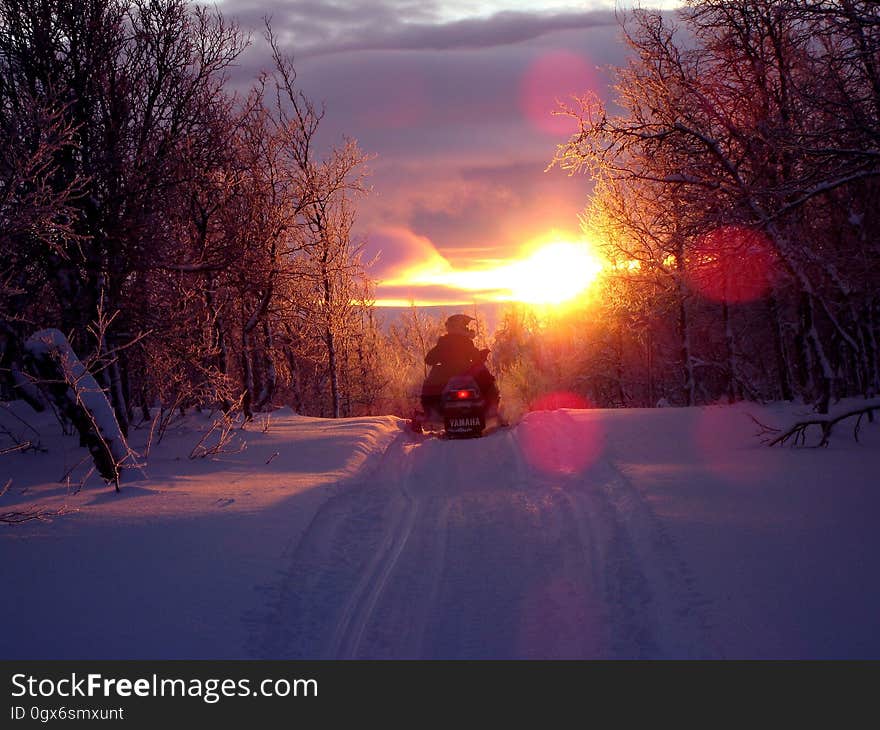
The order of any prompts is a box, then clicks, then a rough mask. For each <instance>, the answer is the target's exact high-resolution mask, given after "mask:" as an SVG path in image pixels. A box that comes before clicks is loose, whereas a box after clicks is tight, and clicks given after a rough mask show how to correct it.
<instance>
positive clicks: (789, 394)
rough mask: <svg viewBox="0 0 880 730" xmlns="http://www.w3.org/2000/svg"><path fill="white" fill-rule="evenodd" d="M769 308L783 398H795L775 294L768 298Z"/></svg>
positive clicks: (778, 377) (789, 399) (777, 370)
mask: <svg viewBox="0 0 880 730" xmlns="http://www.w3.org/2000/svg"><path fill="white" fill-rule="evenodd" d="M767 310H768V315H769V317H770V327H771V330H772V333H773V352H774V355H775V356H776V378H777V381H778V385H779V391H780V393H781V395H782V400H785V401H791V400H794V392H793V391H792V387H791V364H790V363H789V361H788V356H787V353H786V349H785V338H784V335H783V332H782V322H781V321H780V319H779V302H777V300H776V297H775V295H771V296H770V297H769V298H768V300H767Z"/></svg>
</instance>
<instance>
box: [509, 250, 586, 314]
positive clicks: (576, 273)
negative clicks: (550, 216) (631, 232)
mask: <svg viewBox="0 0 880 730" xmlns="http://www.w3.org/2000/svg"><path fill="white" fill-rule="evenodd" d="M506 269H507V270H506V271H505V277H504V278H505V279H506V281H505V288H507V289H508V290H509V291H510V299H511V300H513V301H517V302H523V303H525V304H562V303H564V302H568V301H570V300H572V299H574V298H576V297H577V296H579V295H580V294H582V293H584V292H585V291H586V290H587V289H588V288H589V287H590V285H591V284H592V283H593V282H594V281H595V280H596V277H598V275H599V272H600V271H601V269H602V263H601V261H599V259H598V258H596V255H595V254H594V253H593V251H592V249H591V248H590V245H589V244H588V243H586V242H574V241H561V240H556V241H551V242H548V243H543V244H541V245H539V246H538V247H537V248H535V249H534V250H533V251H532V252H531V253H530V254H529V255H528V256H527V257H526V258H524V259H521V260H520V261H516V262H514V263H512V264H510V265H509V266H508V267H506Z"/></svg>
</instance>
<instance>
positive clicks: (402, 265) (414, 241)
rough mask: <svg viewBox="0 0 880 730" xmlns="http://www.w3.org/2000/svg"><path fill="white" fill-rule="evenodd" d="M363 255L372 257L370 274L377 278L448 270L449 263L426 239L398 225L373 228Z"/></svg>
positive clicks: (383, 278)
mask: <svg viewBox="0 0 880 730" xmlns="http://www.w3.org/2000/svg"><path fill="white" fill-rule="evenodd" d="M365 254H366V256H367V259H368V260H372V265H371V267H370V275H371V276H372V277H373V278H374V279H378V280H380V281H395V280H397V279H399V278H401V277H404V276H413V275H415V274H418V273H419V272H423V273H426V274H427V273H432V272H438V271H444V270H447V269H449V262H448V261H447V260H446V259H445V258H443V256H441V255H440V254H439V253H438V252H437V249H436V248H435V246H434V244H433V243H432V242H431V241H430V239H428V238H426V237H425V236H419V235H417V234H415V233H413V232H412V231H410V230H408V229H406V228H404V227H401V226H384V227H377V228H375V229H373V230H372V231H371V233H370V236H369V239H368V241H367V245H366V248H365Z"/></svg>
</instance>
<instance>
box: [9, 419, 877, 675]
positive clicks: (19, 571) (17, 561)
mask: <svg viewBox="0 0 880 730" xmlns="http://www.w3.org/2000/svg"><path fill="white" fill-rule="evenodd" d="M19 412H20V413H21V414H22V415H24V412H23V411H19ZM749 413H751V414H753V415H756V416H758V417H759V418H760V419H761V420H762V421H765V422H771V423H783V422H786V421H789V420H791V419H793V418H794V417H795V416H796V415H797V413H796V409H794V408H792V407H786V408H781V407H780V408H778V409H775V410H773V409H758V407H756V406H744V405H743V406H737V407H732V408H731V407H720V406H719V407H707V408H694V409H658V410H618V411H602V410H590V411H574V410H563V411H552V412H547V411H542V412H535V413H531V414H528V415H527V416H526V417H525V419H524V420H523V421H522V422H521V423H519V424H518V425H517V426H516V427H514V428H512V429H509V430H503V431H499V432H497V433H494V434H492V435H490V436H488V437H486V438H483V439H480V440H477V441H459V442H455V441H450V442H447V441H439V440H436V439H421V438H416V437H413V436H411V435H409V434H407V433H406V432H405V431H404V429H403V423H402V422H401V421H400V420H399V419H396V418H393V417H384V418H358V419H343V420H339V421H332V420H320V419H312V418H305V417H300V416H296V415H294V414H292V413H290V412H284V411H282V412H277V413H276V414H273V416H272V418H271V421H270V422H269V424H268V428H267V429H266V430H265V431H264V430H263V429H261V428H260V424H253V425H252V426H250V427H249V428H248V430H246V431H245V432H243V433H240V434H239V438H240V439H241V443H245V444H246V448H245V449H244V450H242V451H240V452H238V453H232V452H233V451H235V448H236V446H235V444H232V445H230V446H231V448H229V449H227V451H228V452H229V453H224V454H219V455H215V456H213V457H206V458H203V459H190V458H189V454H190V453H191V451H192V449H193V447H194V446H195V444H196V443H197V442H198V441H199V438H200V431H201V430H203V429H204V427H205V425H206V421H204V420H198V419H193V420H190V421H187V422H186V423H184V424H180V425H179V426H177V427H172V430H171V431H169V434H168V435H167V436H166V437H165V440H164V441H163V442H162V443H161V444H160V445H159V446H158V447H154V449H153V453H152V455H151V458H150V460H149V465H148V467H146V468H145V470H144V473H143V474H137V473H129V474H128V475H127V478H126V479H124V480H123V486H122V492H121V493H120V494H114V493H113V492H112V489H110V488H107V487H103V486H98V485H97V484H96V483H94V482H92V483H90V484H87V485H86V486H85V487H84V488H83V489H82V490H81V491H80V492H79V493H78V494H75V495H70V494H68V493H67V487H66V486H65V485H64V484H59V483H58V479H59V478H60V477H62V475H63V474H64V473H65V472H66V471H67V469H68V468H70V467H71V466H73V465H74V464H75V463H76V462H77V461H79V460H80V459H81V458H82V456H83V450H82V449H80V448H78V446H77V444H76V441H75V440H74V439H72V438H70V437H62V436H61V435H60V434H59V433H57V432H55V433H51V434H50V431H51V429H52V428H53V427H52V425H51V423H49V422H48V421H46V422H44V423H41V424H38V425H39V430H40V431H41V433H43V434H48V435H44V437H43V445H44V446H46V447H48V449H49V451H48V453H46V454H35V453H24V454H17V455H7V456H4V457H2V460H0V485H2V483H5V482H6V480H7V478H9V477H11V478H12V479H13V482H12V486H11V488H10V490H9V492H8V493H7V495H6V496H4V497H3V498H2V501H0V511H8V510H10V509H23V508H25V507H33V506H41V507H43V508H57V507H59V506H61V505H62V504H63V505H66V506H67V507H68V508H69V509H70V510H71V511H70V512H68V513H67V514H64V515H62V516H60V517H58V518H56V519H55V520H53V521H52V522H41V523H37V522H31V523H27V524H24V525H19V526H16V527H9V528H5V529H3V530H0V545H2V547H0V550H2V563H0V578H2V580H3V585H4V587H5V593H6V599H5V600H4V601H3V602H2V604H0V621H2V625H3V626H4V631H3V632H2V634H0V657H2V658H5V659H10V658H215V657H217V658H234V657H241V658H247V657H266V658H287V657H310V658H311V657H333V658H336V657H437V658H460V657H462V658H463V657H487V658H504V657H524V658H526V657H730V658H733V657H786V658H787V657H806V658H819V657H823V658H824V657H852V658H855V657H872V658H880V588H878V587H877V585H876V575H877V574H878V572H880V531H878V530H877V529H876V525H877V518H878V508H880V483H878V482H880V480H878V477H877V474H878V467H880V426H878V425H874V424H870V425H867V426H865V427H864V428H863V431H862V438H861V443H855V441H854V440H853V439H852V438H851V435H850V434H849V433H848V432H847V431H846V430H841V432H840V433H839V434H837V435H836V437H835V438H833V439H832V442H831V445H830V446H829V447H828V448H826V449H822V450H814V449H798V450H792V449H789V448H774V449H768V448H767V447H765V446H762V445H761V444H760V442H759V441H758V440H757V439H756V438H755V435H754V434H755V425H754V423H753V422H752V421H751V420H750V419H749V418H748V414H749ZM0 418H7V419H8V418H9V416H8V414H5V415H4V413H3V411H2V410H0ZM28 419H29V420H30V421H31V422H34V421H35V419H36V417H35V416H33V415H29V416H28ZM3 422H4V423H8V424H9V425H10V428H13V427H14V426H13V424H12V423H10V422H9V421H3ZM16 423H17V422H16ZM15 427H17V428H21V426H20V424H18V426H15ZM146 437H147V433H146V429H143V430H140V431H137V432H135V433H134V434H133V435H132V438H131V444H132V447H133V448H135V449H143V448H144V446H145V439H146ZM76 473H77V472H75V474H76ZM4 474H5V475H6V476H4Z"/></svg>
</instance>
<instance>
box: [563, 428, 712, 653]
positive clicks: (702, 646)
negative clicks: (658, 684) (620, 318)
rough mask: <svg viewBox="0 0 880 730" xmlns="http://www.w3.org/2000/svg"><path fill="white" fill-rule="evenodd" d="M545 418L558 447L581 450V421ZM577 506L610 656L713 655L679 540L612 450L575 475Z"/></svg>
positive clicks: (703, 605)
mask: <svg viewBox="0 0 880 730" xmlns="http://www.w3.org/2000/svg"><path fill="white" fill-rule="evenodd" d="M554 415H555V417H554V418H551V419H548V425H549V426H550V428H551V429H552V430H553V431H554V432H555V433H554V435H553V438H552V441H553V443H554V444H555V448H557V449H559V450H560V451H562V452H564V451H565V449H566V448H577V444H578V441H579V440H582V439H581V438H580V437H579V436H578V433H579V428H578V422H577V419H576V418H574V417H573V416H572V415H571V414H569V413H565V412H561V413H557V414H554ZM578 480H579V481H580V482H581V488H580V489H579V490H578V491H577V493H576V494H577V497H575V498H574V499H575V502H574V503H573V504H575V509H576V510H577V506H576V505H577V504H578V503H580V504H581V505H583V507H584V511H583V513H582V514H583V516H584V523H583V524H584V526H585V527H587V526H589V531H590V534H591V536H592V538H591V539H592V543H593V548H592V553H593V556H594V561H596V562H594V565H595V566H596V573H595V580H596V582H597V584H599V585H601V587H602V590H603V593H604V595H605V600H606V608H607V612H608V620H609V629H610V631H611V634H612V651H613V653H614V654H615V655H618V656H621V657H644V658H649V657H676V658H689V657H700V656H715V655H717V652H714V653H713V652H710V651H709V650H708V647H709V636H708V630H707V621H706V617H705V611H704V609H705V601H704V600H703V598H702V597H701V596H700V595H699V593H698V592H697V591H696V589H695V582H694V580H693V578H692V577H691V575H690V572H689V571H688V569H687V566H686V565H685V564H684V563H683V562H682V560H681V559H680V558H679V556H678V553H677V550H676V547H675V544H674V542H673V541H672V540H671V539H670V537H669V536H668V535H667V533H666V532H665V531H664V530H663V528H662V525H661V523H660V521H659V520H658V518H657V517H656V515H655V514H654V513H653V511H652V510H651V508H650V506H649V505H648V503H647V502H646V500H645V499H644V497H643V496H642V494H641V492H639V490H638V489H637V488H636V487H635V485H633V484H632V482H631V481H630V480H629V479H628V478H627V477H626V476H625V474H624V473H623V472H622V471H621V470H620V468H619V467H617V465H616V464H615V463H614V460H613V454H612V453H610V452H609V450H608V448H607V446H606V447H605V448H604V449H603V451H602V453H601V455H600V456H599V457H598V458H597V460H596V461H595V463H594V464H592V465H591V466H589V467H588V468H587V469H586V470H585V472H584V473H583V474H581V475H580V476H579V477H578Z"/></svg>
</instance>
